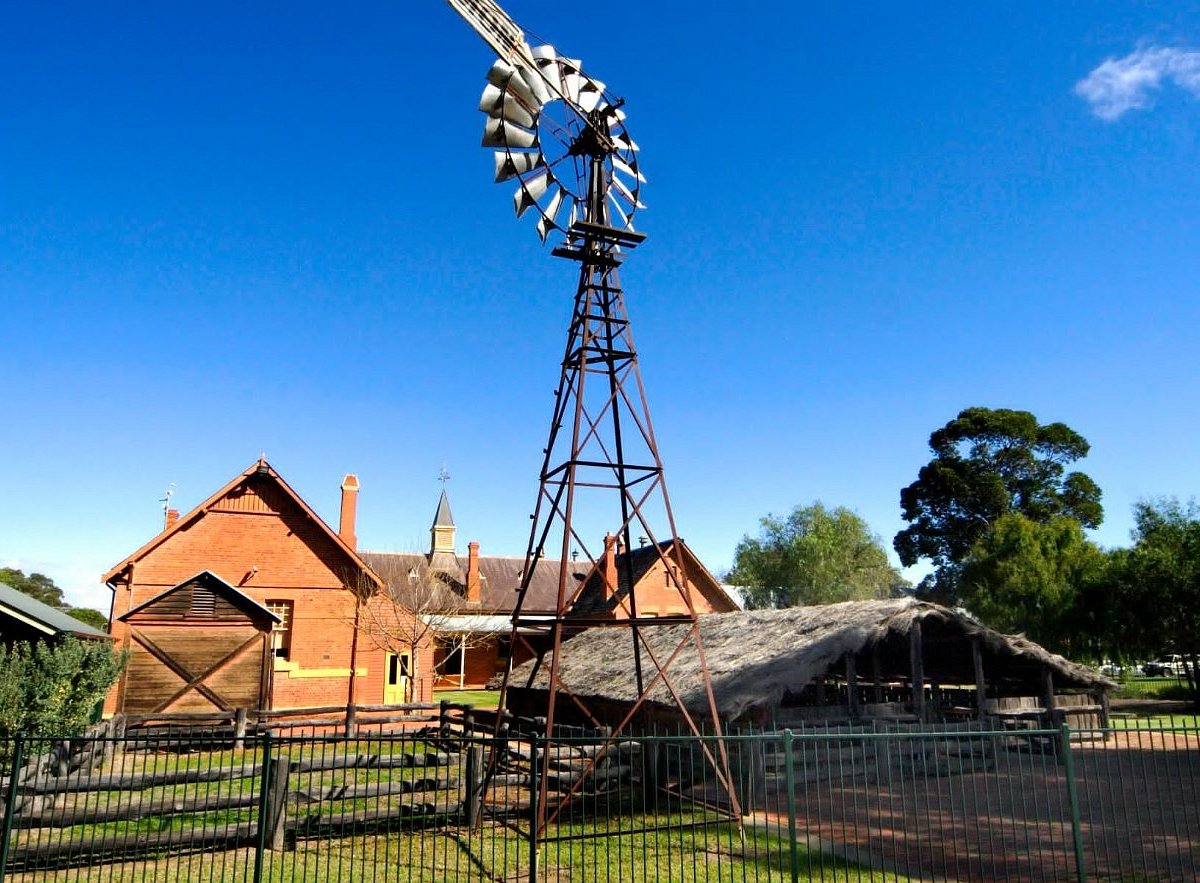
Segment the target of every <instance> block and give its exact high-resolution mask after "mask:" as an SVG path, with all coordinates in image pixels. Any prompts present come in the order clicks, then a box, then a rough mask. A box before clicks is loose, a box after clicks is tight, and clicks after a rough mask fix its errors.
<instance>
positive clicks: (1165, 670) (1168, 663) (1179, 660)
mask: <svg viewBox="0 0 1200 883" xmlns="http://www.w3.org/2000/svg"><path fill="white" fill-rule="evenodd" d="M1142 674H1144V675H1145V676H1146V677H1148V678H1181V677H1183V674H1184V671H1183V657H1182V656H1180V655H1179V654H1178V653H1173V654H1171V655H1170V656H1164V657H1163V658H1162V659H1155V660H1152V661H1150V662H1147V663H1145V664H1144V665H1143V666H1142Z"/></svg>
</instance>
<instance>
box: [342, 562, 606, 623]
mask: <svg viewBox="0 0 1200 883" xmlns="http://www.w3.org/2000/svg"><path fill="white" fill-rule="evenodd" d="M362 556H363V558H364V559H365V560H366V562H367V563H368V564H369V565H370V566H371V567H372V569H373V570H374V571H375V572H376V573H378V574H379V575H380V576H382V577H383V579H384V580H385V581H393V580H397V579H406V578H407V576H408V573H409V572H410V571H413V572H421V571H422V570H423V569H424V568H426V567H428V566H429V558H428V557H427V556H426V555H424V554H422V553H420V552H363V553H362ZM456 563H457V568H456V569H455V570H454V572H453V573H452V574H451V575H452V577H453V582H454V584H455V585H454V588H455V590H456V591H458V592H459V593H460V594H461V593H462V592H464V591H465V590H466V587H465V586H464V585H463V584H462V583H461V582H460V581H459V580H460V578H461V579H465V578H466V573H467V557H466V556H465V555H460V556H458V558H457V560H456ZM559 565H560V561H559V560H558V559H557V558H543V559H541V561H540V562H538V566H537V567H535V568H534V571H533V577H532V579H530V581H529V588H528V589H527V590H526V594H525V608H524V610H525V612H526V613H546V612H552V611H554V609H555V607H556V605H557V603H558V571H559ZM569 567H570V568H571V572H570V574H569V579H571V580H572V581H573V582H578V581H582V580H583V579H584V578H585V577H586V576H587V570H586V568H587V563H586V562H583V561H580V562H579V563H578V564H576V563H575V562H570V564H569ZM524 569H525V557H524V556H523V555H522V556H519V557H518V556H506V555H480V556H479V597H480V603H479V609H480V611H490V612H493V613H511V612H512V610H513V608H514V607H515V606H516V604H517V589H518V588H520V586H521V577H522V571H523V570H524Z"/></svg>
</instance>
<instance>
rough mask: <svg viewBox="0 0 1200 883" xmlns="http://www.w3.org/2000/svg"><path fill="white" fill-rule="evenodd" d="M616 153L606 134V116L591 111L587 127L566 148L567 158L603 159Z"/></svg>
mask: <svg viewBox="0 0 1200 883" xmlns="http://www.w3.org/2000/svg"><path fill="white" fill-rule="evenodd" d="M614 152H616V147H614V146H613V143H612V139H611V138H610V137H609V132H608V114H607V113H605V112H604V111H602V110H593V111H592V112H591V113H589V114H588V119H587V125H586V126H584V127H583V129H582V131H580V133H579V134H578V135H576V136H575V140H574V141H572V142H571V146H570V147H568V148H567V155H568V156H590V157H592V158H593V159H603V158H604V157H607V156H610V155H611V154H613V153H614Z"/></svg>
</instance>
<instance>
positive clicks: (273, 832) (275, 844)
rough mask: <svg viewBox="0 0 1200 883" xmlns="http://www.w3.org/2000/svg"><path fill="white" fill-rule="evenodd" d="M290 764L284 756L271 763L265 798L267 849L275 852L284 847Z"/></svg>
mask: <svg viewBox="0 0 1200 883" xmlns="http://www.w3.org/2000/svg"><path fill="white" fill-rule="evenodd" d="M291 767H292V764H291V761H289V760H288V759H287V758H286V757H279V758H275V759H274V760H273V761H272V763H271V773H272V775H271V794H270V796H269V798H268V800H267V810H268V815H267V836H268V839H269V842H268V843H267V849H269V850H271V851H272V852H275V851H276V850H280V849H283V847H284V825H285V823H286V822H287V795H288V790H287V786H288V776H289V775H290V774H291V771H292V769H291Z"/></svg>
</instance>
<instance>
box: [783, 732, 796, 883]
mask: <svg viewBox="0 0 1200 883" xmlns="http://www.w3.org/2000/svg"><path fill="white" fill-rule="evenodd" d="M795 738H796V737H795V734H794V733H793V732H792V731H791V730H790V729H787V730H784V731H783V763H784V775H785V781H786V783H787V813H788V849H789V851H790V853H791V859H792V883H797V881H798V880H799V879H800V853H799V850H798V848H797V844H796V760H795V758H794V757H793V752H792V741H793V740H794V739H795Z"/></svg>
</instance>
